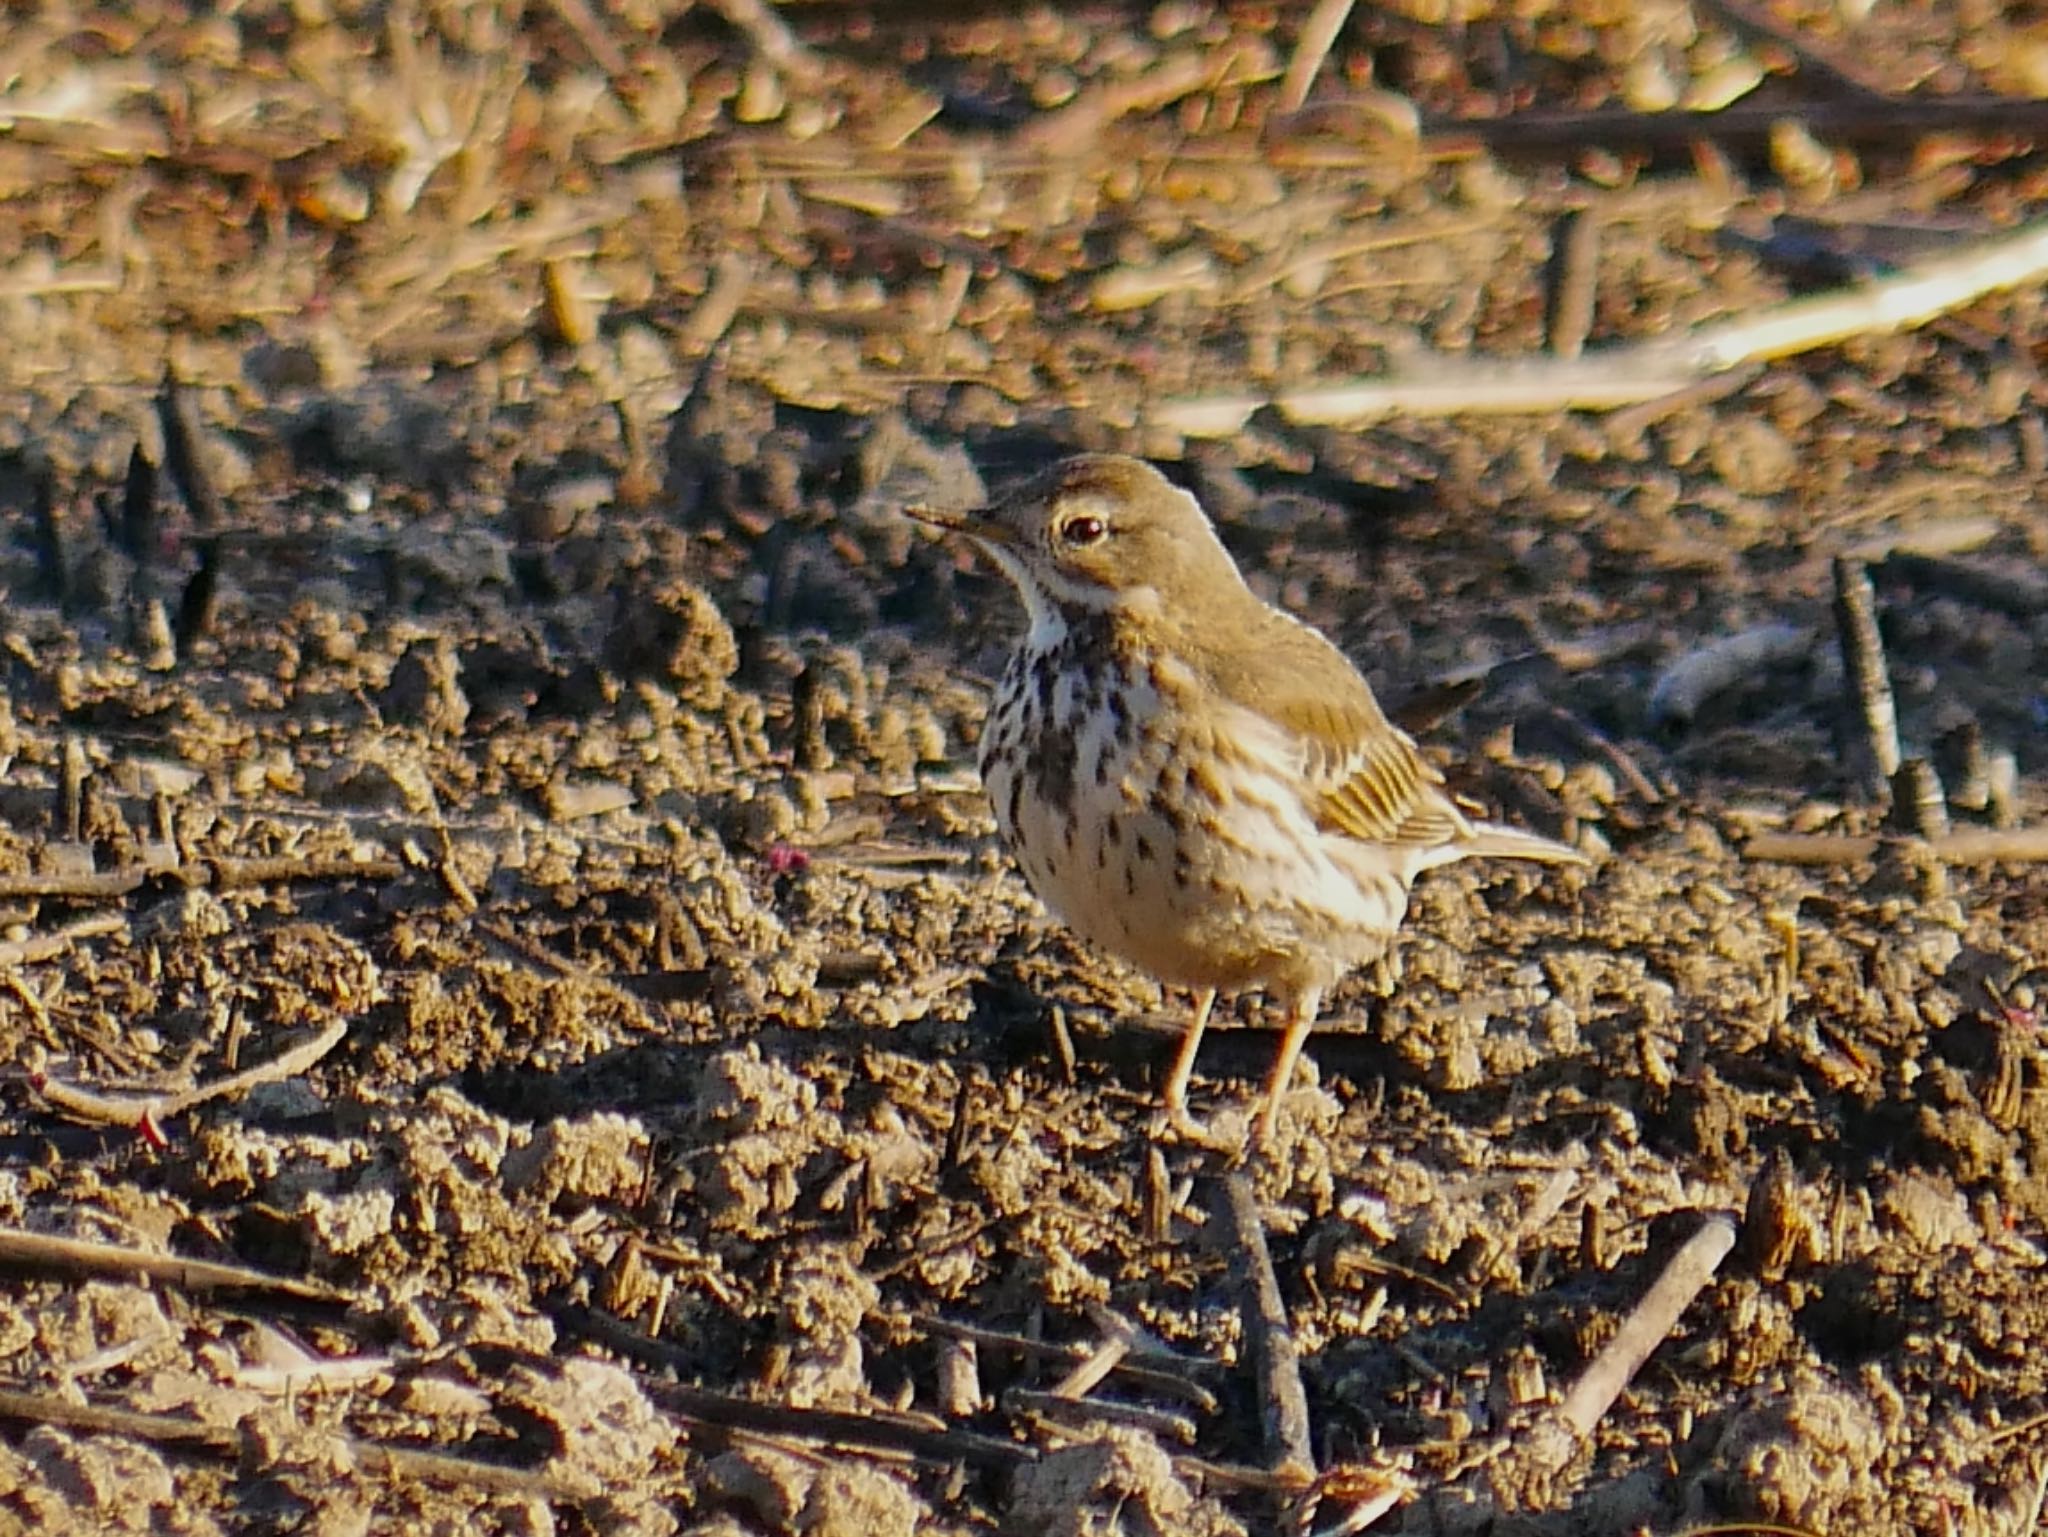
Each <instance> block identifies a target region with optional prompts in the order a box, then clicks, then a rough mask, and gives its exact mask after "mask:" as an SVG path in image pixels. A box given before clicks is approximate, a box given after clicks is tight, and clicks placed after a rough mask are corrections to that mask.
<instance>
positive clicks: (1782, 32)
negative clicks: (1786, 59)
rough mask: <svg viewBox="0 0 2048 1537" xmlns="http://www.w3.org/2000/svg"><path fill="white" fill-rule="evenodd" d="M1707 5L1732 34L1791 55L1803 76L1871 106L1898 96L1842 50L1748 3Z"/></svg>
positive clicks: (1727, 0) (1718, 0)
mask: <svg viewBox="0 0 2048 1537" xmlns="http://www.w3.org/2000/svg"><path fill="white" fill-rule="evenodd" d="M1708 4H1709V5H1710V6H1711V7H1712V9H1713V10H1715V11H1717V12H1718V13H1719V14H1720V16H1721V19H1722V20H1723V21H1725V22H1727V23H1728V25H1729V26H1730V27H1732V28H1734V30H1735V31H1737V32H1739V33H1742V34H1743V35H1745V36H1747V37H1750V38H1752V39H1756V38H1761V39H1762V40H1763V41H1765V42H1767V43H1772V44H1775V45H1776V46H1777V47H1779V48H1782V49H1784V50H1785V51H1786V52H1787V53H1789V54H1791V55H1792V57H1793V58H1794V59H1796V60H1798V62H1799V68H1800V70H1801V71H1802V72H1803V73H1806V74H1811V75H1814V76H1817V77H1819V78H1821V79H1824V80H1827V81H1830V82H1832V83H1833V84H1834V85H1836V86H1838V87H1841V88H1843V89H1846V90H1849V91H1853V92H1855V93H1856V94H1857V95H1858V96H1861V97H1863V98H1864V99H1865V100H1867V101H1870V102H1872V103H1876V102H1891V101H1895V100H1897V99H1898V97H1899V93H1898V92H1897V91H1896V90H1894V89H1893V88H1892V87H1891V86H1890V85H1889V84H1887V83H1886V82H1885V81H1884V80H1881V79H1879V78H1878V77H1877V76H1876V75H1873V74H1871V73H1870V71H1868V70H1866V69H1865V68H1864V67H1863V66H1862V65H1861V64H1860V63H1858V62H1857V61H1856V59H1855V58H1853V57H1852V56H1851V55H1850V54H1849V53H1847V52H1846V51H1844V50H1843V49H1841V48H1837V47H1835V46H1833V45H1831V44H1828V43H1824V42H1822V41H1820V40H1819V39H1817V38H1811V37H1807V36H1805V35H1804V34H1802V33H1800V32H1799V31H1798V30H1797V29H1796V28H1793V27H1788V26H1786V25H1785V24H1784V23H1783V22H1781V21H1779V20H1778V19H1777V17H1775V16H1773V15H1771V14H1770V13H1769V12H1768V11H1766V10H1764V9H1763V7H1761V6H1758V5H1752V4H1751V3H1750V0H1708Z"/></svg>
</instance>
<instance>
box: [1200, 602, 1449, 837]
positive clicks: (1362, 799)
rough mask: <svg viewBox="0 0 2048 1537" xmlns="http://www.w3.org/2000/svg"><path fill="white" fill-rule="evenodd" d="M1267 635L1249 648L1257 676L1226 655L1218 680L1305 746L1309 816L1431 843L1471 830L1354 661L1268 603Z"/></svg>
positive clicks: (1361, 831)
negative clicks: (1260, 664) (1258, 665)
mask: <svg viewBox="0 0 2048 1537" xmlns="http://www.w3.org/2000/svg"><path fill="white" fill-rule="evenodd" d="M1267 618H1268V623H1269V624H1270V625H1271V629H1270V630H1269V633H1268V634H1266V635H1264V636H1261V637H1260V639H1261V640H1262V641H1264V642H1265V644H1261V645H1258V646H1255V647H1246V648H1245V649H1244V650H1243V651H1242V652H1240V653H1239V656H1240V657H1249V656H1253V655H1256V656H1257V657H1258V658H1259V659H1260V661H1261V662H1263V663H1267V664H1270V665H1268V666H1266V667H1264V668H1262V670H1261V674H1260V675H1259V676H1256V677H1254V676H1251V675H1249V674H1248V672H1247V671H1246V670H1245V668H1244V667H1243V666H1242V665H1238V666H1231V665H1229V664H1228V663H1226V664H1225V665H1224V666H1223V667H1222V668H1221V669H1219V671H1220V673H1221V676H1219V677H1218V678H1217V681H1218V682H1219V683H1220V684H1221V685H1222V687H1223V689H1224V692H1225V693H1227V694H1228V695H1229V696H1230V697H1231V698H1232V700H1233V702H1234V703H1236V704H1238V705H1240V706H1242V707H1244V708H1246V709H1249V710H1251V711H1253V712H1255V713H1256V714H1258V715H1260V716H1263V717H1264V718H1265V719H1266V720H1267V721H1269V722H1270V723H1271V724H1272V725H1274V726H1276V727H1278V728H1279V729H1280V731H1281V732H1282V733H1283V734H1284V735H1285V736H1286V737H1287V738H1288V740H1289V741H1290V742H1292V743H1294V744H1295V745H1296V746H1297V747H1298V749H1299V751H1300V753H1301V763H1302V771H1303V776H1304V778H1305V779H1306V781H1307V784H1306V789H1307V790H1308V792H1309V793H1308V795H1307V797H1306V799H1307V801H1308V804H1309V808H1310V811H1311V814H1312V815H1313V816H1314V817H1315V819H1316V822H1317V824H1318V825H1319V826H1321V827H1322V828H1323V829H1324V830H1325V831H1328V832H1333V833H1342V834H1344V835H1346V836H1349V837H1353V838H1357V839H1360V840H1362V841H1364V842H1367V843H1383V844H1392V845H1396V846H1405V847H1409V848H1417V849H1427V848H1437V847H1440V846H1442V845H1444V844H1447V843H1454V842H1457V841H1460V840H1462V839H1465V838H1469V837H1470V836H1471V835H1472V825H1471V823H1470V822H1468V821H1467V820H1466V819H1465V816H1464V814H1463V813H1462V812H1461V811H1459V810H1458V807H1457V805H1456V803H1455V802H1453V801H1452V799H1451V798H1450V796H1449V795H1448V794H1447V793H1446V792H1445V790H1444V788H1443V776H1442V775H1441V774H1439V773H1438V772H1437V771H1436V769H1435V768H1434V767H1432V766H1431V765H1430V763H1429V762H1428V761H1427V760H1426V759H1425V758H1424V757H1423V756H1422V754H1421V753H1420V752H1418V751H1417V750H1416V747H1415V743H1414V741H1413V740H1412V739H1411V738H1410V737H1409V736H1408V734H1407V733H1406V732H1404V731H1402V730H1401V729H1400V728H1399V727H1398V726H1395V725H1394V724H1393V723H1392V722H1390V721H1389V720H1388V719H1387V717H1386V713H1385V712H1384V711H1383V710H1381V709H1380V706H1379V701H1378V700H1377V699H1375V698H1373V694H1372V689H1371V687H1370V686H1369V685H1368V684H1367V683H1366V681H1365V679H1364V678H1362V677H1361V676H1359V673H1358V669H1357V668H1355V667H1353V666H1352V665H1351V663H1350V661H1349V660H1348V659H1347V658H1346V657H1345V656H1344V654H1343V652H1341V651H1339V650H1338V649H1337V648H1336V647H1335V646H1333V645H1331V644H1330V643H1329V641H1328V640H1326V639H1324V637H1323V636H1321V635H1319V634H1318V633H1317V632H1316V631H1314V630H1311V629H1310V628H1309V627H1308V626H1306V625H1304V624H1300V623H1298V622H1297V621H1295V620H1294V619H1293V618H1291V617H1290V616H1287V615H1284V614H1281V613H1279V612H1277V611H1272V610H1269V611H1268V615H1267Z"/></svg>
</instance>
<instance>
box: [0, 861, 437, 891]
mask: <svg viewBox="0 0 2048 1537" xmlns="http://www.w3.org/2000/svg"><path fill="white" fill-rule="evenodd" d="M403 868H404V867H403V866H401V865H400V864H399V863H398V861H397V860H395V859H299V858H268V859H202V860H198V861H195V862H193V863H189V864H182V865H165V866H163V867H162V868H156V867H152V866H142V867H140V868H133V869H127V870H105V871H90V872H85V873H80V874H76V875H63V874H58V875H0V901H28V900H32V899H42V900H63V899H67V898H68V899H71V900H74V901H95V900H104V899H107V898H111V897H125V896H127V895H128V894H129V893H131V892H134V891H139V890H140V889H141V888H142V887H144V886H146V885H148V884H149V882H151V881H153V880H163V881H170V882H177V883H182V884H184V885H187V886H210V887H212V888H213V889H214V890H216V891H229V890H237V889H240V888H243V887H248V886H280V885H284V884H286V883H288V882H291V881H346V880H373V881H389V880H396V879H397V878H398V876H399V875H400V874H402V873H403Z"/></svg>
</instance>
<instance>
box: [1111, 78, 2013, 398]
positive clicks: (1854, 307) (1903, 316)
mask: <svg viewBox="0 0 2048 1537" xmlns="http://www.w3.org/2000/svg"><path fill="white" fill-rule="evenodd" d="M1675 115H1679V116H1684V115H1688V114H1675ZM2044 273H2048V224H2033V225H2029V226H2027V227H2026V228H2024V229H2022V230H2020V231H2019V232H2017V233H2015V234H2010V235H2003V236H1999V237H1996V238H1993V239H1989V240H1982V241H1978V242H1975V243H1974V244H1972V245H1971V246H1969V247H1968V248H1966V249H1964V250H1962V251H1960V252H1958V253H1956V254H1955V255H1953V256H1945V257H1940V258H1937V259H1935V260H1932V261H1928V262H1924V263H1922V264H1920V265H1919V266H1917V267H1912V268H1908V269H1906V270H1903V271H1901V272H1899V273H1898V274H1896V275H1895V276H1892V277H1888V278H1884V279H1881V280H1879V281H1875V282H1869V283H1863V284H1858V285H1856V286H1854V287H1849V288H1844V289H1840V290H1837V291H1836V292H1833V293H1827V294H1818V295H1814V296H1812V297H1809V298H1800V299H1793V300H1790V301H1788V302H1786V303H1783V304H1778V305H1772V306H1770V307H1768V308H1765V309H1761V310H1757V311H1755V312H1753V313H1751V314H1749V315H1744V316H1738V317H1736V318H1735V319H1732V320H1726V321H1719V322H1715V323H1713V324H1709V325H1703V326H1699V327H1697V328H1695V329H1694V330H1692V331H1689V332H1686V333H1684V334H1682V335H1678V336H1661V337H1656V338H1653V339H1651V340H1648V341H1642V342H1635V343H1630V344H1627V345H1623V346H1615V347H1603V348H1599V349H1597V350H1595V351H1592V352H1588V353H1586V354H1585V355H1584V356H1582V357H1578V358H1555V357H1544V358H1536V359H1501V358H1459V357H1452V356H1448V355H1446V354H1442V353H1431V354H1424V355H1421V356H1415V355H1409V354H1404V356H1403V358H1402V361H1401V366H1400V367H1399V368H1397V369H1395V370H1393V371H1391V372H1389V373H1386V374H1383V375H1381V376H1379V377H1377V378H1364V379H1350V380H1341V381H1339V382H1337V383H1334V384H1321V385H1317V386H1315V387H1314V388H1310V389H1299V390H1288V391H1282V392H1281V393H1279V394H1277V395H1270V396H1269V395H1253V394H1246V395H1213V396H1195V397H1185V396H1183V397H1179V398H1172V399H1166V400H1163V401H1161V402H1160V403H1159V405H1158V406H1157V407H1156V408H1155V409H1153V410H1152V411H1150V412H1149V413H1148V417H1149V420H1150V421H1152V422H1153V423H1154V424H1156V425H1158V426H1161V427H1166V428H1170V429H1172V430H1174V431H1177V432H1181V433H1185V434H1187V435H1188V436H1190V437H1228V436H1230V435H1232V434H1234V433H1236V432H1238V431H1240V430H1241V429H1242V428H1243V427H1244V425H1245V423H1246V422H1247V421H1248V420H1249V419H1250V418H1251V416H1252V413H1253V412H1255V411H1257V410H1259V409H1260V408H1262V407H1265V406H1272V407H1273V408H1275V409H1276V410H1278V411H1279V412H1280V414H1281V415H1282V416H1284V417H1285V418H1287V419H1288V420H1289V421H1291V422H1293V423H1295V424H1296V425H1298V426H1357V425H1360V424H1363V423H1367V422H1373V421H1378V420H1381V419H1383V418H1385V417H1389V416H1453V415H1467V416H1476V415H1511V414H1521V413H1528V412H1545V413H1547V412H1552V411H1563V410H1584V411H1609V410H1613V409H1615V408H1616V407H1618V406H1626V405H1634V404H1637V403H1640V402H1643V401H1649V400H1655V399H1657V398H1659V397H1660V396H1664V395H1669V394H1671V393H1673V392H1674V391H1677V390H1680V389H1683V388H1685V387H1686V386H1687V385H1690V384H1692V383H1694V382H1696V381H1698V380H1700V379H1704V378H1710V377H1712V376H1714V375H1716V374H1722V373H1726V372H1727V371H1728V370H1730V369H1734V368H1739V367H1741V366H1742V365H1744V364H1746V363H1754V362H1762V361H1770V360H1773V359H1778V358H1786V357H1792V356H1795V355H1796V354H1799V353H1802V352H1808V351H1811V350H1813V349H1814V348H1817V347H1825V346H1831V345H1833V344H1835V343H1837V342H1843V341H1848V340H1850V339H1852V338H1855V337H1860V336H1886V335H1891V334H1893V333H1895V332H1898V331H1906V330H1911V329H1913V328H1914V327H1917V326H1922V325H1925V324H1926V323H1927V322H1929V321H1931V320H1936V319H1939V318H1940V317H1941V316H1943V315H1945V314H1948V313H1949V312H1951V311H1952V310H1955V309H1958V308H1960V307H1962V306H1963V305H1965V304H1971V303H1974V302H1975V301H1977V300H1978V299H1981V298H1983V297H1984V296H1985V295H1987V294H1991V293H1997V292H1999V291H2001V290H2005V289H2011V288H2020V287H2024V286H2027V285H2030V284H2034V283H2038V282H2040V281H2041V279H2042V277H2043V275H2044Z"/></svg>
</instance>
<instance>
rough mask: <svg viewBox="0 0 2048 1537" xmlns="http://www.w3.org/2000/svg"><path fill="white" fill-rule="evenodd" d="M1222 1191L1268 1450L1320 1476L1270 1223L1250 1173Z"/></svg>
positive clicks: (1291, 1471) (1290, 1472)
mask: <svg viewBox="0 0 2048 1537" xmlns="http://www.w3.org/2000/svg"><path fill="white" fill-rule="evenodd" d="M1222 1195H1223V1206H1224V1211H1225V1213H1226V1219H1225V1220H1226V1221H1227V1222H1228V1224H1229V1226H1228V1230H1227V1231H1228V1237H1229V1240H1230V1242H1231V1245H1232V1254H1231V1261H1232V1268H1233V1269H1234V1270H1236V1272H1237V1278H1238V1286H1239V1295H1238V1311H1239V1316H1240V1317H1241V1318H1242V1320H1243V1327H1244V1335H1245V1345H1246V1355H1247V1356H1248V1358H1249V1359H1250V1362H1251V1368H1252V1373H1253V1375H1254V1376H1255V1377H1256V1378H1257V1380H1258V1392H1259V1425H1260V1429H1261V1430H1262V1432H1263V1433H1264V1438H1265V1445H1266V1453H1267V1456H1268V1457H1269V1458H1270V1459H1271V1461H1272V1464H1273V1469H1274V1471H1275V1472H1276V1473H1279V1474H1281V1475H1282V1476H1284V1477H1287V1478H1291V1479H1294V1480H1297V1481H1298V1482H1299V1483H1301V1484H1306V1483H1308V1482H1310V1481H1311V1480H1313V1479H1314V1478H1315V1476H1316V1458H1315V1443H1314V1442H1313V1441H1312V1440H1311V1438H1310V1434H1309V1419H1308V1392H1307V1390H1306V1389H1305V1388H1304V1387H1303V1386H1302V1381H1301V1358H1300V1356H1299V1354H1298V1353H1297V1352H1296V1350H1295V1346H1294V1331H1293V1330H1292V1328H1291V1327H1290V1326H1289V1325H1288V1322H1287V1304H1286V1302H1285V1300H1284V1299H1283V1298H1282V1297H1281V1295H1280V1278H1279V1276H1278V1275H1276V1274H1275V1273H1274V1270H1273V1255H1272V1251H1271V1250H1269V1249H1268V1248H1267V1247H1266V1225H1265V1223H1264V1222H1263V1221H1262V1220H1261V1219H1260V1217H1259V1207H1258V1200H1257V1198H1256V1197H1255V1196H1254V1195H1253V1194H1252V1184H1251V1181H1250V1180H1249V1179H1247V1178H1246V1177H1245V1176H1244V1175H1242V1174H1232V1175H1229V1176H1228V1177H1226V1178H1225V1179H1224V1181H1223V1190H1222Z"/></svg>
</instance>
